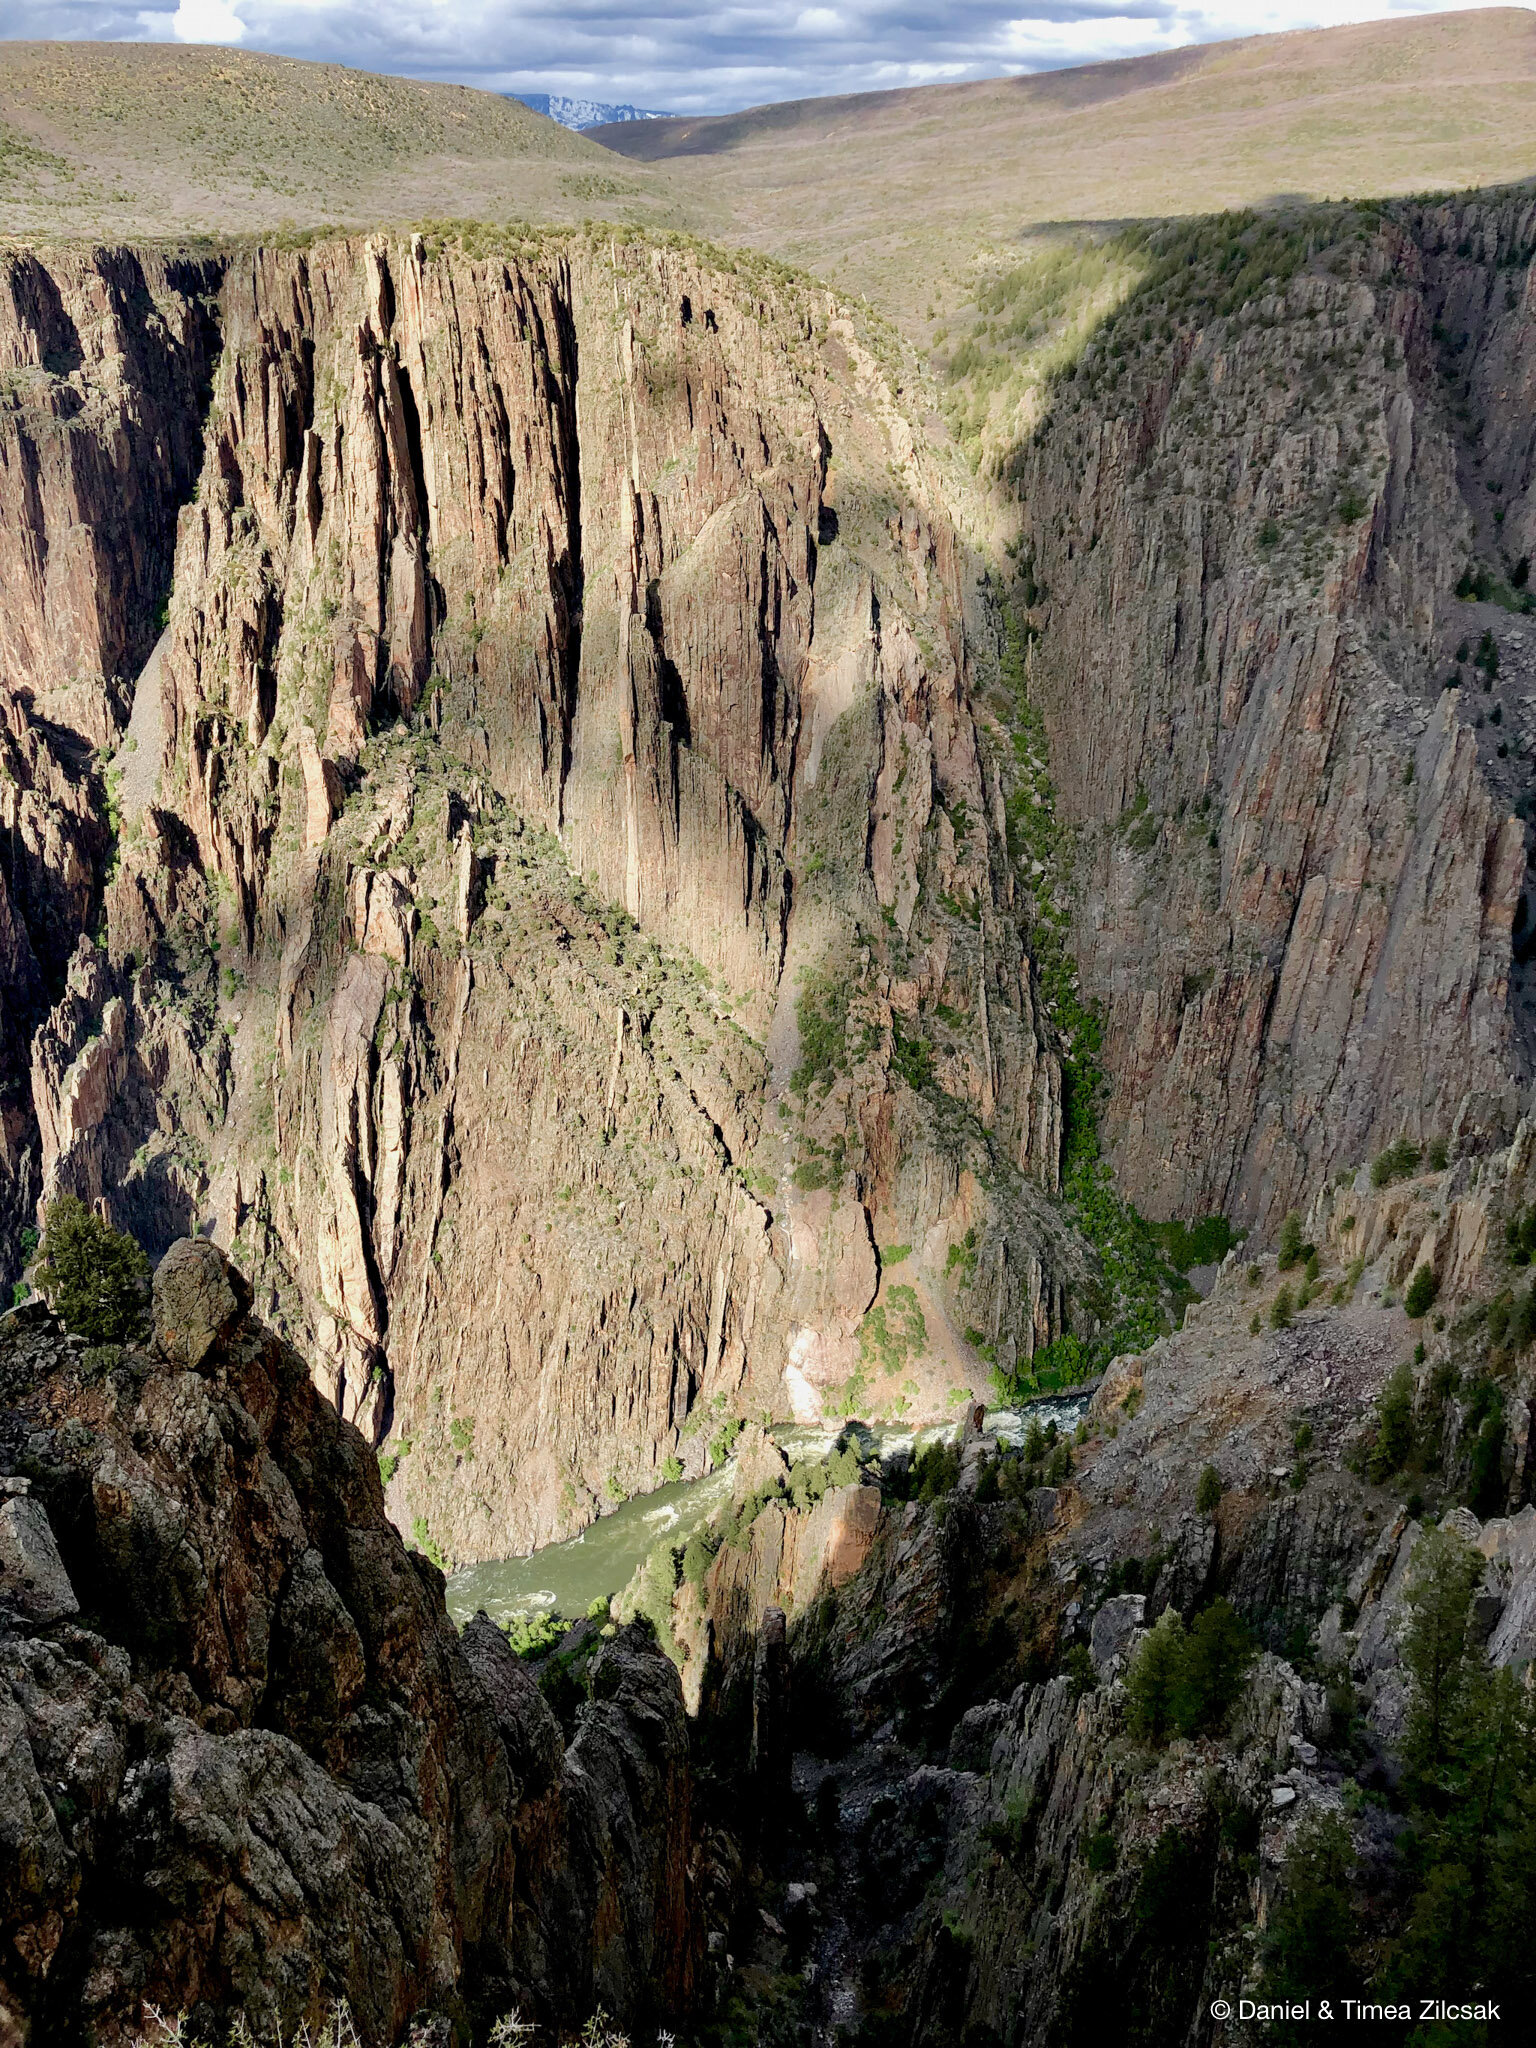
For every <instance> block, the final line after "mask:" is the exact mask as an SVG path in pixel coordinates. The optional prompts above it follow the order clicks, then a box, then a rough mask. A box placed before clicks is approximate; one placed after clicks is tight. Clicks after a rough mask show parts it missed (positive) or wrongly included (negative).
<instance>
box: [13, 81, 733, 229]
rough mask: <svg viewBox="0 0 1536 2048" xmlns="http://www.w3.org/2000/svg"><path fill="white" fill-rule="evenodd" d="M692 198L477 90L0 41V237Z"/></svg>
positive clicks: (545, 209) (573, 212)
mask: <svg viewBox="0 0 1536 2048" xmlns="http://www.w3.org/2000/svg"><path fill="white" fill-rule="evenodd" d="M698 211H699V209H698V208H697V207H696V206H692V205H687V206H680V205H679V202H678V200H677V197H676V194H675V192H674V190H673V180H672V179H671V177H670V175H669V173H668V172H667V171H665V170H654V169H651V168H650V167H648V166H643V165H634V166H630V165H621V164H616V163H615V161H614V159H613V157H612V155H611V154H609V153H608V152H606V151H604V150H602V149H600V148H598V147H597V146H596V145H594V144H592V143H590V142H587V141H586V140H585V139H584V138H582V137H581V136H578V135H573V134H571V133H570V132H569V131H568V130H566V129H564V128H561V127H558V126H557V125H556V124H555V123H554V122H553V121H550V120H547V119H546V118H545V117H544V116H543V115H542V114H535V113H533V112H532V111H531V110H530V109H529V108H527V107H525V106H522V105H520V104H519V103H518V102H516V101H511V100H505V99H502V98H501V97H500V96H499V95H498V94H495V93H486V92H475V91H472V90H470V89H469V88H468V87H465V86H449V85H422V84H419V83H418V82H416V81H415V80H413V79H406V78H381V77H377V76H374V75H372V74H371V73H368V72H362V71H350V70H347V69H344V68H343V67H342V66H340V65H333V64H303V63H299V62H296V61H294V60H292V59H289V58H284V57H268V56H261V55H256V54H253V53H249V52H243V51H234V50H221V49H207V48H179V47H173V46H168V45H164V44H145V43H15V42H6V43H0V234H9V235H19V236H28V235H47V236H53V235H61V234H62V235H82V236H86V235H88V236H92V237H106V236H112V237H116V236H134V235H183V234H224V233H241V232H249V231H251V230H258V229H264V228H270V227H275V226H280V225H284V224H292V225H294V226H296V227H303V226H312V225H315V224H317V223H319V222H338V223H347V224H353V223H372V222H375V221H377V222H380V223H387V222H394V221H400V220H404V219H416V218H421V217H424V216H429V215H434V214H437V215H442V214H455V215H465V216H476V217H482V218H486V219H491V220H504V219H509V218H522V219H538V220H555V221H559V220H573V219H578V220H579V219H583V218H586V217H588V216H596V217H601V218H622V219H635V220H643V221H648V222H654V223H658V224H662V225H668V226H683V225H690V224H692V222H693V218H694V215H695V214H696V213H697V212H698Z"/></svg>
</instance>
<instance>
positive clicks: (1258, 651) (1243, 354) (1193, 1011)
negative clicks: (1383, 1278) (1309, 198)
mask: <svg viewBox="0 0 1536 2048" xmlns="http://www.w3.org/2000/svg"><path fill="white" fill-rule="evenodd" d="M1533 243H1536V227H1533V217H1532V212H1531V208H1530V204H1529V202H1528V200H1526V199H1520V200H1518V201H1510V202H1508V203H1492V202H1479V203H1475V204H1467V205H1465V206H1455V207H1447V208H1431V209H1416V208H1410V207H1401V208H1391V209H1367V208H1361V209H1342V210H1340V209H1335V210H1333V211H1331V212H1329V213H1326V214H1322V213H1320V214H1317V215H1307V216H1299V217H1298V219H1297V220H1296V221H1295V222H1293V223H1281V224H1280V225H1270V224H1265V223H1262V222H1260V223H1255V222H1254V221H1253V220H1252V218H1251V217H1249V218H1246V219H1245V218H1244V217H1235V218H1234V219H1232V220H1230V221H1227V220H1224V221H1221V222H1217V223H1213V224H1211V225H1209V226H1208V227H1205V228H1202V229H1191V230H1188V231H1179V232H1178V234H1170V236H1169V238H1168V241H1167V242H1166V244H1163V245H1159V244H1156V243H1153V244H1152V245H1150V247H1151V253H1150V255H1149V256H1147V257H1144V258H1143V262H1144V264H1145V268H1146V273H1147V274H1146V275H1145V277H1144V280H1143V282H1142V284H1141V285H1140V286H1138V287H1137V288H1135V289H1133V290H1132V291H1131V292H1130V294H1129V296H1128V297H1127V298H1126V300H1125V302H1124V303H1123V305H1122V306H1121V307H1120V309H1119V311H1118V312H1117V313H1116V314H1115V315H1114V317H1113V319H1112V320H1111V321H1110V322H1109V323H1108V324H1107V325H1106V326H1105V327H1104V328H1103V329H1102V330H1101V331H1100V333H1099V334H1098V335H1097V337H1096V338H1095V339H1094V341H1093V342H1092V343H1091V344H1090V346H1089V347H1088V349H1087V350H1086V351H1085V353H1084V355H1083V358H1082V360H1081V362H1080V363H1079V364H1078V366H1077V368H1076V370H1075V372H1073V373H1069V374H1068V375H1067V376H1066V377H1065V379H1064V380H1063V381H1062V382H1061V383H1060V384H1059V385H1058V387H1057V389H1056V391H1055V394H1054V396H1053V399H1052V401H1051V406H1050V410H1049V413H1048V415H1047V417H1046V418H1045V420H1044V422H1043V423H1042V425H1041V426H1040V428H1039V429H1038V431H1037V432H1036V434H1035V435H1034V436H1033V438H1032V440H1031V443H1030V444H1029V445H1028V446H1027V447H1025V448H1023V449H1021V450H1020V451H1018V453H1017V455H1016V456H1015V457H1014V458H1013V463H1012V474H1013V475H1014V477H1015V478H1016V480H1017V483H1018V486H1019V489H1020V491H1021V493H1022V499H1023V510H1024V522H1023V538H1024V550H1023V554H1022V556H1021V560H1022V561H1023V562H1024V563H1025V564H1026V565H1027V568H1028V574H1027V576H1026V577H1025V579H1024V588H1023V591H1022V595H1023V597H1024V599H1025V600H1026V601H1027V609H1028V617H1029V619H1030V621H1031V623H1032V625H1033V627H1034V628H1035V629H1036V631H1037V632H1038V634H1039V637H1038V639H1037V640H1036V641H1035V643H1034V645H1033V646H1032V648H1031V653H1030V670H1029V674H1030V681H1029V694H1030V697H1031V699H1032V701H1033V702H1034V704H1035V705H1036V706H1037V708H1038V710H1039V712H1040V714H1041V716H1042V717H1043V720H1044V723H1045V728H1046V731H1047V734H1048V736H1049V740H1050V750H1051V763H1052V768H1053V772H1054V773H1055V775H1056V777H1057V781H1058V785H1059V789H1060V794H1061V802H1062V813H1063V817H1064V819H1065V821H1066V822H1067V823H1068V824H1069V825H1070V826H1071V827H1073V828H1074V829H1075V832H1076V834H1077V841H1076V847H1075V857H1076V870H1075V890H1074V904H1073V926H1072V940H1073V946H1074V950H1075V952H1076V955H1077V958H1078V961H1079V963H1080V966H1081V971H1082V976H1083V982H1084V986H1085V989H1086V990H1087V991H1088V992H1089V993H1090V994H1091V995H1093V996H1094V997H1095V998H1097V1000H1098V1001H1099V1003H1100V1004H1101V1005H1102V1008H1103V1012H1104V1017H1105V1022H1106V1031H1105V1042H1104V1059H1105V1065H1106V1068H1107V1070H1108V1074H1109V1077H1110V1082H1111V1093H1110V1098H1109V1103H1108V1111H1107V1117H1106V1131H1107V1136H1108V1138H1109V1143H1110V1151H1111V1156H1112V1158H1113V1161H1114V1164H1115V1167H1116V1170H1117V1172H1118V1174H1119V1175H1120V1177H1121V1179H1122V1182H1123V1184H1124V1186H1125V1187H1126V1190H1127V1192H1128V1193H1129V1194H1130V1195H1131V1197H1132V1198H1133V1199H1134V1200H1136V1201H1137V1202H1139V1203H1141V1204H1142V1205H1144V1206H1145V1207H1146V1208H1147V1209H1148V1210H1149V1211H1150V1212H1152V1213H1154V1214H1157V1215H1190V1214H1194V1213H1198V1212H1201V1211H1205V1210H1223V1211H1226V1212H1227V1213H1229V1214H1230V1215H1232V1216H1233V1217H1234V1219H1240V1220H1242V1221H1245V1222H1257V1223H1259V1224H1261V1225H1266V1226H1268V1225H1273V1224H1274V1223H1275V1221H1276V1220H1277V1219H1278V1218H1279V1217H1280V1216H1282V1215H1283V1214H1284V1213H1285V1211H1286V1210H1287V1209H1289V1208H1291V1207H1293V1206H1295V1205H1296V1204H1297V1203H1298V1202H1300V1203H1303V1204H1304V1202H1305V1199H1306V1196H1307V1195H1308V1193H1309V1192H1310V1190H1311V1188H1312V1187H1313V1186H1314V1185H1315V1184H1316V1183H1317V1182H1318V1180H1319V1179H1320V1178H1321V1177H1322V1176H1324V1175H1326V1174H1328V1173H1330V1172H1332V1171H1334V1170H1335V1169H1337V1168H1338V1167H1340V1166H1343V1165H1346V1164H1353V1163H1355V1162H1357V1161H1359V1160H1360V1159H1361V1158H1363V1157H1366V1156H1369V1155H1371V1154H1373V1153H1374V1152H1376V1151H1379V1150H1380V1149H1381V1148H1382V1147H1383V1146H1384V1145H1385V1144H1386V1143H1388V1142H1389V1141H1390V1140H1391V1139H1393V1138H1395V1137H1397V1136H1399V1135H1400V1134H1406V1135H1408V1136H1409V1137H1411V1138H1413V1139H1415V1140H1416V1141H1418V1142H1420V1143H1429V1142H1431V1141H1433V1140H1435V1139H1437V1138H1439V1139H1443V1140H1445V1141H1447V1142H1448V1143H1449V1144H1451V1145H1452V1146H1453V1147H1461V1148H1464V1149H1478V1148H1480V1147H1484V1146H1486V1145H1488V1144H1490V1143H1492V1142H1494V1141H1495V1140H1496V1139H1497V1138H1498V1137H1499V1136H1500V1135H1507V1133H1508V1132H1509V1130H1511V1129H1512V1128H1513V1123H1514V1120H1515V1117H1516V1115H1517V1113H1518V1106H1519V1103H1520V1101H1521V1099H1522V1091H1523V1089H1524V1088H1525V1086H1526V1085H1528V1081H1529V1075H1530V1027H1529V1003H1528V999H1527V995H1526V989H1525V976H1524V972H1523V949H1522V947H1521V946H1520V944H1519V940H1518V934H1519V932H1520V931H1521V930H1523V928H1524V925H1525V923H1526V921H1527V919H1528V915H1529V912H1528V908H1527V899H1526V898H1525V897H1524V896H1523V894H1522V891H1523V889H1524V887H1525V881H1526V858H1527V841H1528V838H1529V833H1528V830H1527V826H1526V823H1525V819H1526V816H1527V812H1528V806H1529V798H1530V795H1531V782H1532V775H1531V763H1530V758H1529V744H1530V740H1531V737H1532V734H1531V730H1530V712H1529V699H1528V697H1527V696H1526V695H1525V694H1524V693H1525V692H1528V691H1529V690H1530V689H1531V688H1532V687H1533V685H1536V661H1533V655H1536V645H1533V643H1536V635H1533V634H1532V632H1531V629H1530V628H1528V627H1526V626H1524V625H1523V624H1522V623H1521V614H1520V612H1519V611H1518V609H1515V608H1514V607H1515V606H1517V605H1518V601H1519V599H1520V598H1521V596H1522V594H1523V591H1524V588H1525V577H1526V574H1528V571H1521V570H1520V568H1519V563H1520V561H1521V559H1522V558H1524V557H1526V556H1527V555H1528V551H1529V547H1530V530H1531V524H1532V519H1533V516H1536V515H1533V510H1532V505H1531V499H1530V487H1531V481H1532V479H1531V466H1530V445H1531V426H1530V407H1529V384H1530V379H1531V376H1532V374H1533V365H1536V325H1533V323H1536V300H1533V297H1532V286H1531V282H1530V276H1531V273H1530V256H1531V253H1532V247H1533ZM1245 266H1246V267H1245ZM1234 280H1235V282H1234ZM1478 563H1482V564H1484V565H1486V566H1487V567H1488V568H1489V570H1490V572H1491V575H1492V583H1493V594H1492V596H1491V597H1490V596H1488V595H1486V594H1484V593H1483V592H1481V591H1478V590H1474V591H1473V593H1472V594H1471V595H1468V594H1467V587H1466V585H1465V584H1464V583H1462V578H1463V572H1464V571H1465V570H1467V569H1468V567H1469V566H1472V565H1476V564H1478ZM1511 579H1513V581H1512V580H1511ZM1458 585H1460V586H1461V588H1460V593H1459V594H1458ZM1501 594H1502V598H1503V600H1504V601H1503V602H1500V601H1499V597H1500V595H1501ZM1485 635H1486V636H1487V638H1486V639H1485V637H1484V636H1485ZM1489 646H1492V647H1495V648H1496V649H1497V659H1498V674H1497V679H1496V680H1494V679H1493V678H1492V677H1491V676H1490V675H1489V672H1488V667H1487V666H1486V665H1483V666H1480V665H1479V663H1478V655H1477V650H1480V649H1486V648H1487V647H1489ZM1517 813H1518V815H1517ZM1512 935H1513V936H1512Z"/></svg>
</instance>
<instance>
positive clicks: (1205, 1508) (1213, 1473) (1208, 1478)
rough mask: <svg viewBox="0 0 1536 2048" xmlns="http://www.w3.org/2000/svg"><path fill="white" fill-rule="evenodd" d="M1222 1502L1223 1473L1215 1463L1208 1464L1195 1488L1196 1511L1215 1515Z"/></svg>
mask: <svg viewBox="0 0 1536 2048" xmlns="http://www.w3.org/2000/svg"><path fill="white" fill-rule="evenodd" d="M1220 1504H1221V1474H1220V1473H1219V1472H1218V1471H1217V1470H1216V1467H1215V1466H1214V1465H1207V1466H1206V1467H1205V1468H1204V1470H1203V1471H1202V1472H1201V1474H1200V1484H1199V1485H1198V1486H1197V1487H1196V1488H1195V1512H1196V1513H1197V1514H1201V1515H1214V1514H1215V1512H1216V1510H1217V1508H1218V1507H1219V1506H1220Z"/></svg>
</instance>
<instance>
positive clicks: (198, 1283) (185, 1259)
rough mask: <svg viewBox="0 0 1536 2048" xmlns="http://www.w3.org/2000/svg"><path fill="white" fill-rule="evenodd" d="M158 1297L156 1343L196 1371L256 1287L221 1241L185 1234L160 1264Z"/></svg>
mask: <svg viewBox="0 0 1536 2048" xmlns="http://www.w3.org/2000/svg"><path fill="white" fill-rule="evenodd" d="M242 1293H243V1294H244V1296H245V1299H244V1301H242V1299H241V1295H242ZM152 1300H153V1304H154V1316H155V1343H156V1344H157V1346H158V1347H159V1349H160V1351H161V1352H162V1353H163V1355H164V1356H165V1357H166V1358H168V1359H170V1360H171V1362H172V1363H173V1364H175V1365H180V1366H185V1367H187V1368H188V1369H190V1370H192V1371H194V1372H195V1371H196V1370H197V1368H198V1367H199V1366H200V1365H201V1364H202V1362H203V1360H204V1359H205V1358H206V1357H207V1356H208V1354H209V1352H210V1351H211V1350H212V1349H213V1347H214V1345H215V1344H216V1343H217V1342H218V1341H219V1339H220V1338H221V1337H222V1336H224V1335H226V1334H227V1332H228V1331H230V1330H232V1329H233V1328H234V1326H235V1324H236V1323H237V1322H238V1321H239V1320H240V1317H241V1315H242V1314H243V1313H244V1311H245V1309H246V1308H247V1307H248V1306H249V1302H250V1290H249V1288H248V1287H247V1286H246V1284H245V1282H244V1281H243V1280H241V1279H239V1278H238V1276H237V1275H236V1274H235V1273H234V1271H233V1269H232V1268H231V1266H230V1265H229V1263H228V1261H227V1260H226V1259H225V1257H224V1254H223V1253H222V1252H221V1251H220V1250H219V1248H218V1246H217V1245H216V1244H210V1243H209V1242H208V1241H207V1239H206V1238H200V1237H183V1238H180V1239H178V1240H177V1242H176V1243H175V1244H173V1245H172V1246H171V1248H170V1250H169V1251H168V1252H167V1253H166V1255H165V1257H164V1258H163V1259H162V1260H161V1261H160V1264H159V1265H158V1267H157V1268H156V1269H155V1278H154V1285H153V1290H152Z"/></svg>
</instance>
